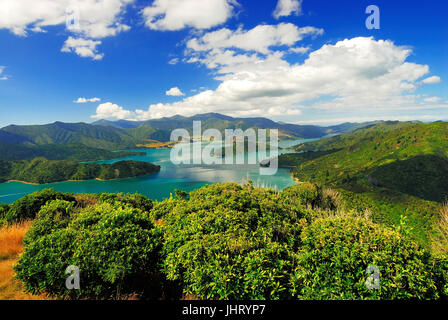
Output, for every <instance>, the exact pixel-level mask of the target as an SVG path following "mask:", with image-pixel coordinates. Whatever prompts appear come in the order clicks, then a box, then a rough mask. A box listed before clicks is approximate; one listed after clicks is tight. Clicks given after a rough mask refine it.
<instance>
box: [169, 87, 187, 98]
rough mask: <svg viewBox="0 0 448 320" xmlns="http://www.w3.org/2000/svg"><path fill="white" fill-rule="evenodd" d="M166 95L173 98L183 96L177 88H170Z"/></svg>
mask: <svg viewBox="0 0 448 320" xmlns="http://www.w3.org/2000/svg"><path fill="white" fill-rule="evenodd" d="M166 95H167V96H173V97H179V96H184V95H185V94H184V93H183V92H182V91H180V89H179V88H178V87H174V88H171V89H170V90H168V91H167V92H166Z"/></svg>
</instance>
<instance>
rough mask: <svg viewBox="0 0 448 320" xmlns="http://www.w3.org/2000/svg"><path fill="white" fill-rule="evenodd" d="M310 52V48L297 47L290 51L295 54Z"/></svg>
mask: <svg viewBox="0 0 448 320" xmlns="http://www.w3.org/2000/svg"><path fill="white" fill-rule="evenodd" d="M310 50H311V48H310V47H296V48H291V49H289V51H291V52H294V53H299V54H305V53H307V52H308V51H310Z"/></svg>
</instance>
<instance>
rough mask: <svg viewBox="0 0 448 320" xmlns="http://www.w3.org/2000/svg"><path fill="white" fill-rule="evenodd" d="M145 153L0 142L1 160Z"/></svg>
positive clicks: (91, 158)
mask: <svg viewBox="0 0 448 320" xmlns="http://www.w3.org/2000/svg"><path fill="white" fill-rule="evenodd" d="M144 154H145V153H143V152H142V153H139V152H112V151H109V150H105V149H98V148H92V147H88V146H85V145H83V144H44V145H31V144H0V160H31V159H34V158H40V157H42V158H46V159H48V160H74V161H96V160H111V159H116V158H122V157H126V156H131V155H144Z"/></svg>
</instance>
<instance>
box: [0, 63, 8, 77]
mask: <svg viewBox="0 0 448 320" xmlns="http://www.w3.org/2000/svg"><path fill="white" fill-rule="evenodd" d="M4 70H5V67H4V66H0V80H8V76H5V75H2V74H3V71H4Z"/></svg>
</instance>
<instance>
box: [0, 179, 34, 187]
mask: <svg viewBox="0 0 448 320" xmlns="http://www.w3.org/2000/svg"><path fill="white" fill-rule="evenodd" d="M5 182H20V183H24V184H30V185H33V186H38V185H39V183H35V182H26V181H21V180H7V181H5Z"/></svg>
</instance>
